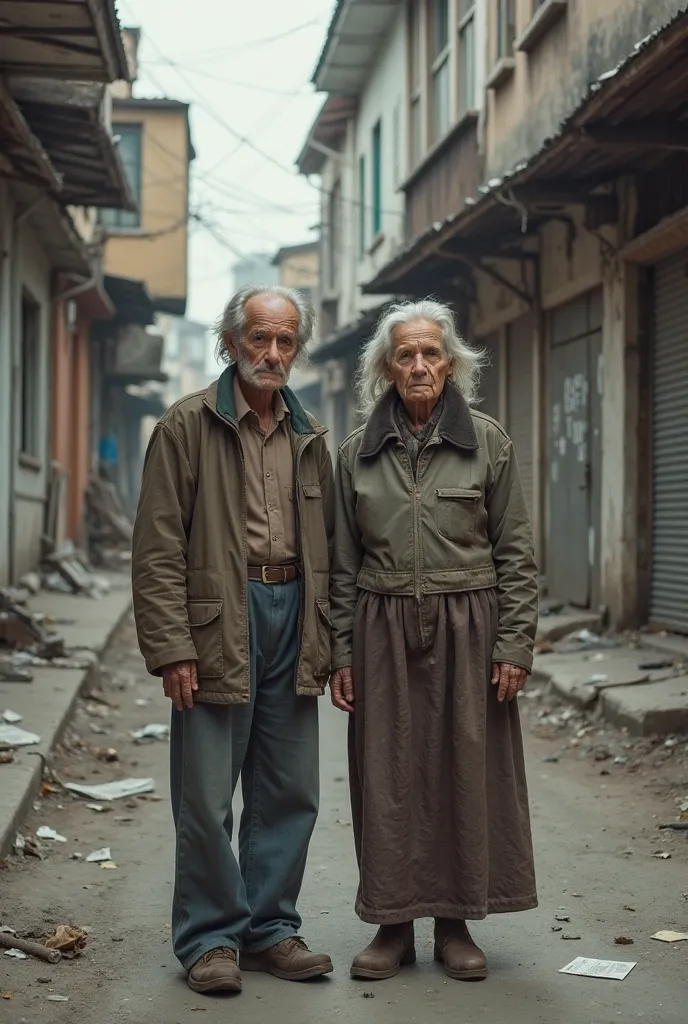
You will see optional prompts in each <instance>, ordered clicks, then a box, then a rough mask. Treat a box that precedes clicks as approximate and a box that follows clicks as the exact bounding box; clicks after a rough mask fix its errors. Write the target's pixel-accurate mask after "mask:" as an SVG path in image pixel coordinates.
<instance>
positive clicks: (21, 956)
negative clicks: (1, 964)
mask: <svg viewBox="0 0 688 1024" xmlns="http://www.w3.org/2000/svg"><path fill="white" fill-rule="evenodd" d="M5 956H11V957H14V959H15V960H28V959H29V958H28V956H27V955H26V953H22V951H21V950H20V949H8V950H7V951H6V952H5Z"/></svg>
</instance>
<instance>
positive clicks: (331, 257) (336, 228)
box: [327, 181, 342, 289]
mask: <svg viewBox="0 0 688 1024" xmlns="http://www.w3.org/2000/svg"><path fill="white" fill-rule="evenodd" d="M341 223H342V183H341V181H335V183H334V185H333V186H332V191H331V192H330V197H329V201H328V209H327V283H328V285H329V287H330V289H335V288H336V287H337V285H338V283H339V247H340V245H341Z"/></svg>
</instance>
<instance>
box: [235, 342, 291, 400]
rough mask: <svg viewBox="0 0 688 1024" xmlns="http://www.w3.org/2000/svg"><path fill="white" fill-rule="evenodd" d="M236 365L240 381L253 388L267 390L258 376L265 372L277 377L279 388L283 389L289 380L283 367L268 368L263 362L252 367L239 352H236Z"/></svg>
mask: <svg viewBox="0 0 688 1024" xmlns="http://www.w3.org/2000/svg"><path fill="white" fill-rule="evenodd" d="M236 364H237V370H238V371H239V376H240V377H241V379H242V380H245V381H246V383H247V384H250V385H251V386H252V387H254V388H261V389H262V390H265V391H267V390H268V387H266V385H265V382H264V381H263V380H261V378H260V374H261V373H262V372H265V371H266V370H269V371H270V372H271V373H276V374H278V375H279V377H280V383H279V385H278V387H279V388H283V387H284V386H285V385H286V383H287V381H288V380H289V371H288V370H285V369H284V367H283V366H269V365H268V364H267V363H266V362H265V361H263V362H262V363H259V364H258V365H257V366H253V365H252V364H251V361H250V360H249V359H247V358H246V356H245V355H244V354H243V353H242V352H241V351H240V350H239V351H238V352H237V357H236Z"/></svg>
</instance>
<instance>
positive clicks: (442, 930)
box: [435, 921, 487, 981]
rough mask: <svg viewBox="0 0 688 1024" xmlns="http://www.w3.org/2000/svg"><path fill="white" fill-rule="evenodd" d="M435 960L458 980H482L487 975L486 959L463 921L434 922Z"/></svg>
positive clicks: (450, 976) (451, 976)
mask: <svg viewBox="0 0 688 1024" xmlns="http://www.w3.org/2000/svg"><path fill="white" fill-rule="evenodd" d="M435 960H439V962H440V963H441V964H443V965H444V973H445V974H446V975H447V977H449V978H455V979H457V980H458V981H482V980H483V978H486V977H487V959H486V957H485V954H484V953H483V951H482V949H480V947H479V946H476V944H475V942H474V941H473V939H472V938H471V936H470V934H469V932H468V928H467V927H466V922H465V921H436V922H435Z"/></svg>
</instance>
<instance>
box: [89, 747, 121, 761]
mask: <svg viewBox="0 0 688 1024" xmlns="http://www.w3.org/2000/svg"><path fill="white" fill-rule="evenodd" d="M93 753H94V754H95V756H96V758H97V759H98V760H99V761H105V763H106V764H114V762H115V761H119V753H118V752H117V750H115V748H114V747H99V748H98V749H97V750H94V751H93Z"/></svg>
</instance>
